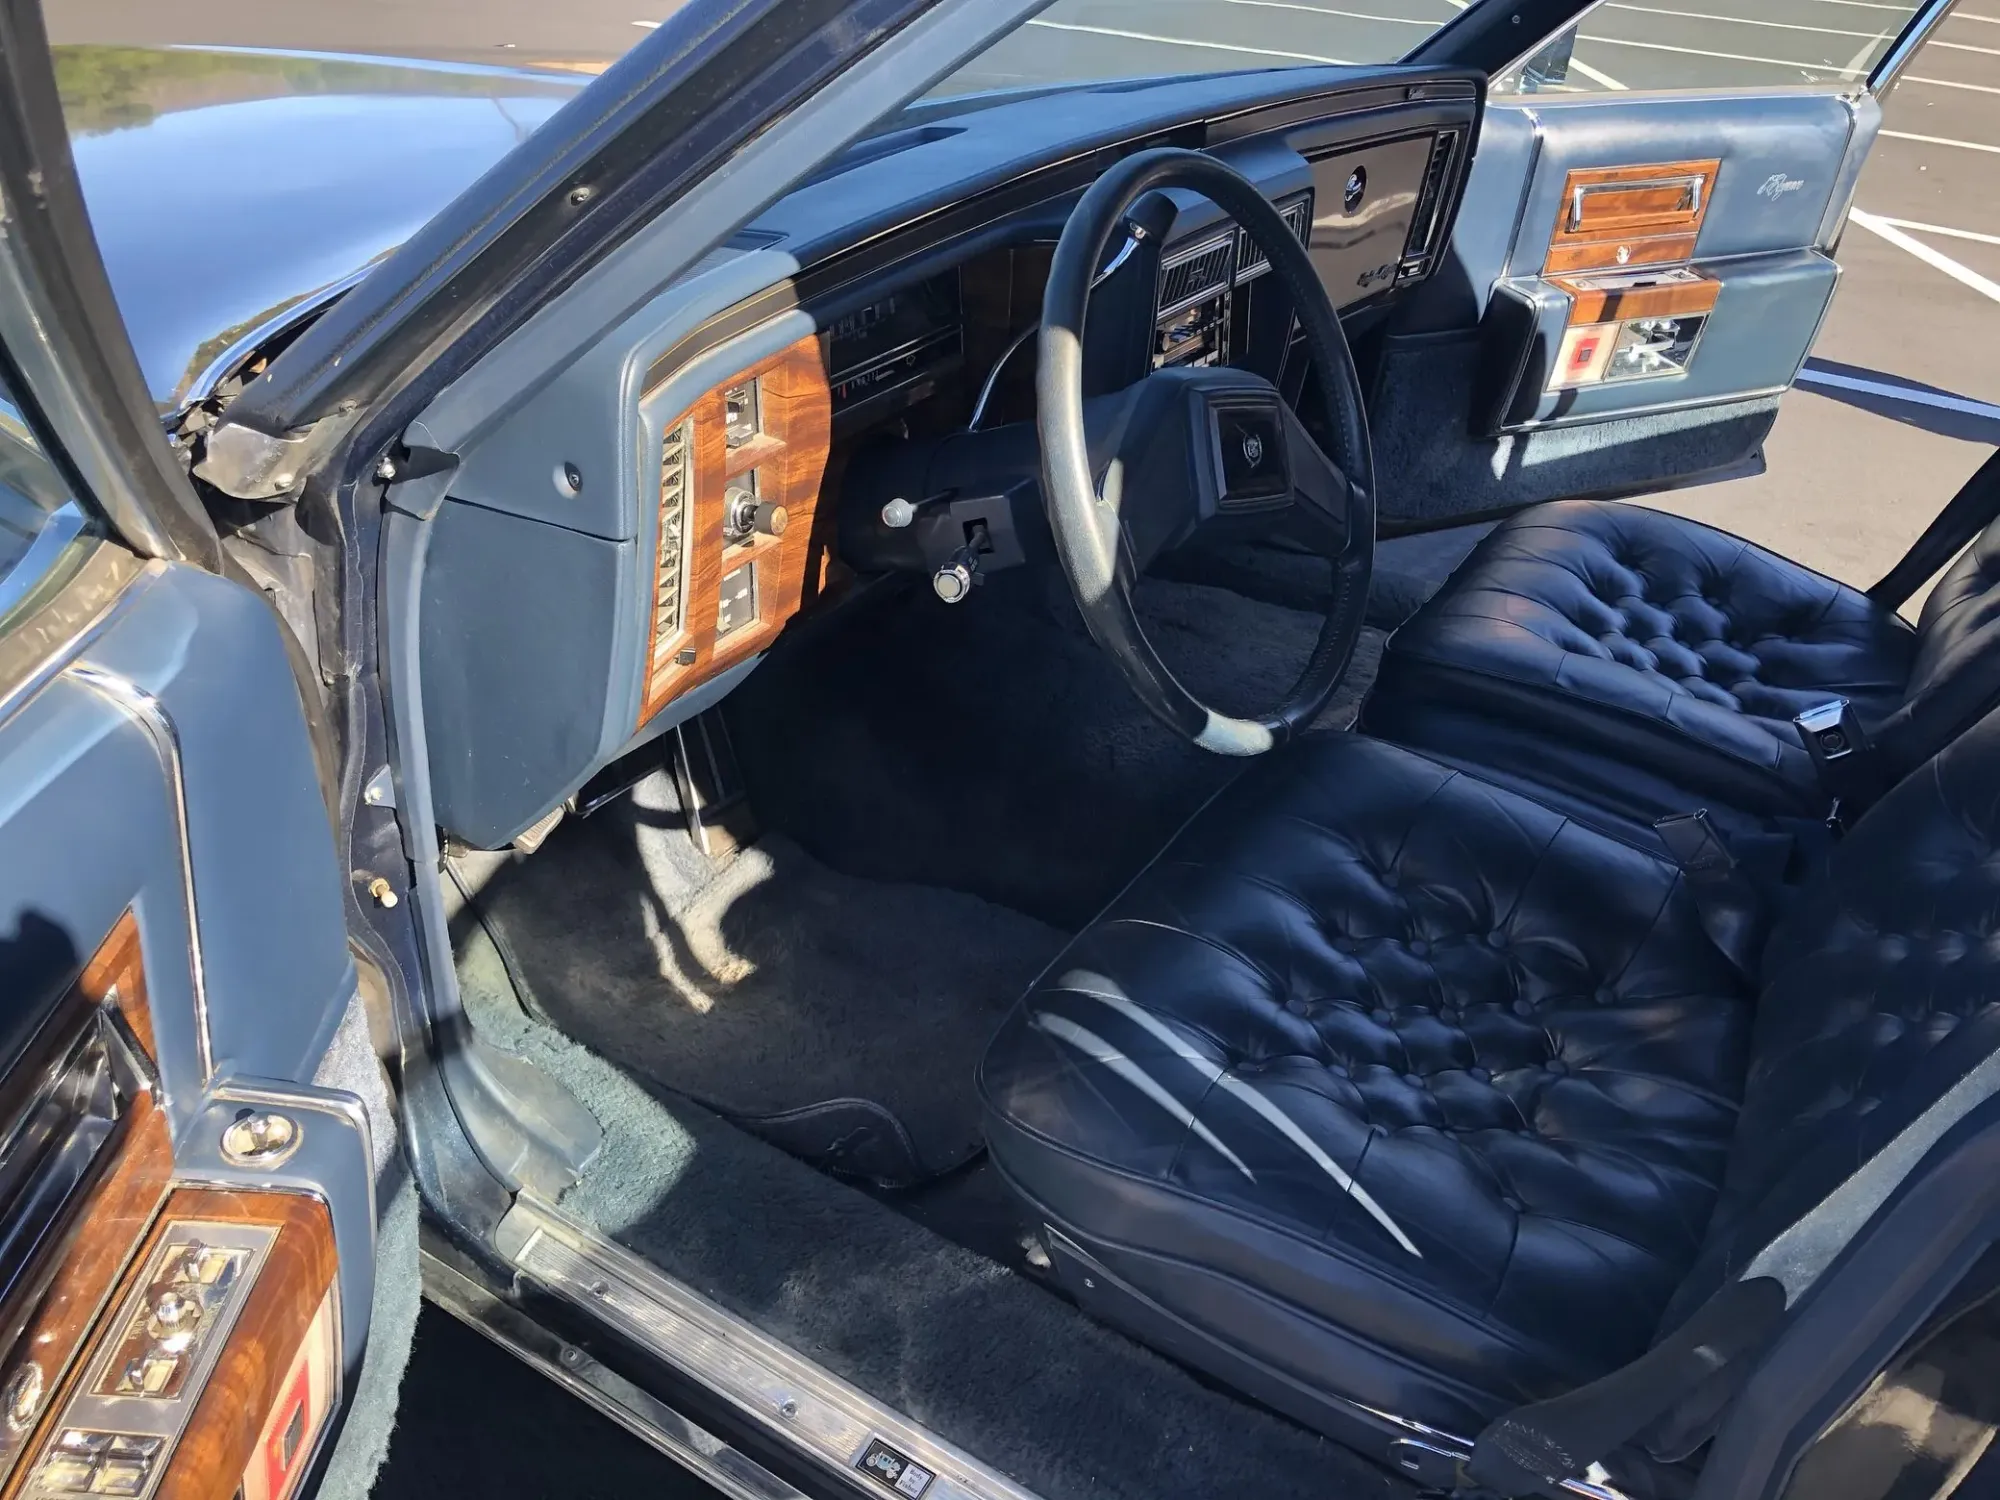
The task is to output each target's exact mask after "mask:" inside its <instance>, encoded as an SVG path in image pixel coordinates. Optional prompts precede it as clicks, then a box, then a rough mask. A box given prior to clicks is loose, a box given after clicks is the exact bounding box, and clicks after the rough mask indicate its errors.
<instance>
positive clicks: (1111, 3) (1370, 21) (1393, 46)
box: [930, 0, 1466, 99]
mask: <svg viewBox="0 0 2000 1500" xmlns="http://www.w3.org/2000/svg"><path fill="white" fill-rule="evenodd" d="M1465 9H1466V5H1465V4H1464V3H1463V0H1348V3H1347V4H1345V5H1344V6H1343V5H1336V4H1334V3H1333V0H1056V3H1055V4H1053V5H1051V6H1050V7H1049V8H1048V9H1047V10H1045V11H1043V12H1042V13H1041V14H1040V15H1038V16H1036V17H1035V18H1034V19H1033V20H1030V21H1027V22H1025V23H1023V24H1022V25H1020V26H1018V27H1016V28H1015V29H1014V30H1013V31H1010V32H1009V33H1007V35H1005V36H1003V37H1001V38H1000V40H999V41H997V42H995V43H994V44H993V45H992V46H991V47H988V48H987V49H986V50H985V51H984V52H982V53H980V54H979V55H978V56H977V57H974V58H973V59H972V60H971V61H970V62H967V63H966V64H965V65H964V66H962V67H961V68H959V69H958V71H957V72H955V73H953V74H951V75H950V76H949V77H947V78H946V79H945V80H944V81H943V82H942V83H940V84H939V85H938V86H937V87H936V88H935V89H933V90H932V91H931V94H930V97H931V98H934V99H935V98H947V97H950V96H953V95H957V94H972V93H983V92H986V91H988V90H994V89H1017V88H1025V87H1034V86H1037V85H1047V84H1059V83H1103V82H1109V81H1112V80H1116V79H1125V78H1157V77H1163V76H1174V75H1180V74H1189V73H1231V72H1249V71H1252V70H1255V69H1260V68H1298V67H1307V66H1311V65H1314V64H1326V63H1336V64H1339V63H1386V62H1395V61H1396V60H1397V59H1399V58H1401V57H1403V56H1404V55H1405V54H1407V53H1408V52H1409V51H1410V50H1411V49H1412V48H1414V47H1416V46H1417V45H1418V44H1419V43H1420V42H1422V41H1423V40H1424V38H1426V37H1428V36H1429V35H1430V34H1431V33H1432V32H1434V31H1436V30H1437V29H1438V28H1439V27H1441V26H1443V25H1444V24H1445V23H1446V22H1447V21H1449V20H1451V19H1452V18H1453V17H1454V16H1456V15H1458V13H1459V12H1460V11H1463V10H1465Z"/></svg>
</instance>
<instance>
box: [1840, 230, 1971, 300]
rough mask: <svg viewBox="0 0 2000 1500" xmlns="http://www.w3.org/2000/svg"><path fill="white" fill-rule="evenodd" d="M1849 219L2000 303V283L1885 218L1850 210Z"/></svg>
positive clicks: (1954, 279)
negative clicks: (1908, 233)
mask: <svg viewBox="0 0 2000 1500" xmlns="http://www.w3.org/2000/svg"><path fill="white" fill-rule="evenodd" d="M1847 217H1848V218H1849V219H1850V220H1851V221H1852V222H1854V223H1856V224H1859V225H1860V226H1861V227H1862V228H1863V229H1865V230H1867V231H1868V232H1869V233H1870V234H1872V235H1875V236H1877V237H1878V238H1881V239H1885V240H1887V241H1888V242H1889V243H1890V244H1892V245H1894V246H1895V247H1896V248H1897V249H1898V250H1907V251H1908V252H1909V253H1910V254H1912V255H1914V256H1915V257H1916V258H1917V259H1918V260H1920V261H1922V262H1923V263H1924V264H1925V265H1927V266H1930V267H1932V268H1934V269H1936V270H1939V271H1942V272H1944V274H1945V275H1947V276H1949V277H1950V278H1951V279H1952V280H1953V281H1956V282H1958V283H1960V284H1961V285H1963V286H1968V287H1971V288H1972V290H1973V291H1975V292H1977V293H1979V295H1980V296H1982V297H1990V298H1992V299H1993V300H1994V301H1995V302H2000V282H1993V281H1988V280H1987V279H1986V278H1985V277H1984V276H1981V275H1980V274H1979V273H1978V272H1977V271H1975V270H1973V269H1972V268H1971V267H1970V266H1962V265H1960V264H1959V263H1958V262H1957V261H1955V260H1953V259H1952V258H1951V257H1950V256H1949V255H1946V254H1945V253H1944V252H1943V251H1942V250H1938V249H1935V248H1933V247H1932V246H1930V245H1926V244H1925V243H1924V242H1923V241H1922V240H1920V239H1915V238H1913V237H1912V236H1910V235H1907V234H1905V233H1903V231H1902V230H1900V229H1898V228H1897V227H1896V226H1895V225H1894V224H1891V223H1890V222H1889V221H1888V220H1886V219H1878V218H1876V217H1875V215H1873V214H1871V213H1867V212H1865V211H1864V210H1862V209H1858V208H1857V209H1852V210H1850V211H1849V213H1848V215H1847Z"/></svg>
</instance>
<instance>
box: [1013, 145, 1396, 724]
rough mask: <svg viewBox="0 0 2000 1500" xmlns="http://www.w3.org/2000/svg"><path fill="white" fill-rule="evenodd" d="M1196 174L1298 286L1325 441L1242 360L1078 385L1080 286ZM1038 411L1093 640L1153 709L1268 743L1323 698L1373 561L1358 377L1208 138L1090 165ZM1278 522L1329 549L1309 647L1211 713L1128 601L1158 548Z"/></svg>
mask: <svg viewBox="0 0 2000 1500" xmlns="http://www.w3.org/2000/svg"><path fill="white" fill-rule="evenodd" d="M1167 187H1181V188H1191V189H1193V190H1194V191H1196V192H1198V193H1201V194H1202V195H1203V196H1205V197H1207V198H1208V199H1210V200H1211V201H1212V202H1214V203H1215V204H1216V205H1217V206H1218V207H1220V208H1221V209H1222V210H1223V211H1224V212H1226V213H1228V214H1230V215H1231V216H1232V217H1234V218H1235V220H1236V222H1237V223H1238V224H1239V225H1241V226H1242V228H1243V229H1244V230H1245V231H1246V232H1247V233H1248V234H1249V237H1250V239H1251V241H1252V242H1253V243H1255V245H1256V246H1257V248H1258V249H1259V250H1260V251H1262V252H1263V254H1264V256H1265V258H1266V259H1267V260H1268V261H1269V262H1270V264H1271V272H1272V274H1273V275H1274V276H1276V277H1277V279H1278V280H1279V281H1280V282H1281V283H1282V284H1283V285H1284V288H1285V290H1286V291H1287V292H1288V293H1290V295H1291V300H1292V306H1293V308H1294V310H1295V311H1296V313H1297V315H1298V320H1299V323H1300V326H1301V327H1302V328H1303V329H1304V332H1305V338H1306V346H1307V348H1308V349H1309V350H1310V351H1311V353H1312V359H1313V364H1314V366H1315V367H1316V368H1317V369H1318V371H1319V376H1320V378H1319V389H1320V393H1321V397H1322V399H1323V400H1324V402H1325V410H1326V419H1327V420H1326V430H1327V431H1328V432H1329V433H1331V434H1332V435H1333V439H1334V446H1335V447H1336V448H1337V449H1338V450H1339V451H1338V452H1337V453H1335V454H1334V455H1332V456H1331V457H1329V456H1328V455H1327V454H1325V453H1323V452H1322V451H1321V450H1320V447H1319V445H1318V444H1317V443H1315V442H1314V441H1313V439H1312V438H1311V436H1310V435H1309V434H1308V433H1307V432H1306V430H1305V428H1304V427H1303V426H1302V425H1301V424H1300V423H1299V420H1298V418H1297V416H1296V415H1294V414H1293V412H1292V410H1291V408H1290V407H1289V406H1287V405H1286V404H1285V401H1284V399H1283V398H1282V397H1281V396H1280V395H1279V394H1278V391H1277V388H1276V387H1275V386H1273V385H1272V384H1271V383H1270V382H1269V381H1268V380H1264V379H1262V378H1260V377H1258V376H1256V375H1253V374H1250V373H1249V372H1248V371H1244V370H1236V369H1230V368H1228V367H1219V368H1209V369H1185V368H1176V367H1174V366H1168V367H1166V368H1164V369H1161V370H1157V371H1155V372H1154V373H1153V374H1151V375H1149V376H1148V377H1146V378H1145V379H1144V380H1141V381H1139V382H1138V383H1137V384H1135V385H1132V386H1129V387H1127V388H1126V389H1125V390H1123V391H1120V392H1118V393H1117V394H1116V395H1111V396H1102V397H1097V398H1095V399H1093V400H1090V401H1086V400H1085V399H1084V395H1083V324H1084V314H1085V311H1086V310H1087V307H1088V304H1089V300H1090V286H1091V281H1092V278H1093V276H1094V275H1095V274H1096V272H1097V268H1098V266H1099V265H1100V264H1102V262H1103V259H1104V252H1105V249H1106V247H1107V246H1108V245H1109V243H1110V240H1111V236H1112V234H1113V233H1114V232H1115V231H1116V230H1117V229H1118V228H1119V227H1120V226H1121V225H1122V224H1123V223H1124V220H1125V215H1126V213H1127V212H1128V211H1129V210H1130V208H1131V207H1132V205H1133V203H1134V202H1135V201H1136V200H1137V199H1139V198H1140V197H1141V196H1143V195H1144V194H1146V193H1149V192H1152V191H1154V190H1155V189H1159V188H1167ZM1035 396H1036V408H1037V409H1036V416H1035V424H1036V429H1037V432H1038V434H1039V436H1040V439H1041V457H1042V496H1043V502H1044V504H1045V505H1046V507H1047V510H1048V517H1049V524H1050V526H1051V528H1052V529H1053V531H1054V533H1055V545H1056V552H1057V555H1058V556H1059V557H1060V559H1061V561H1062V567H1063V572H1064V574H1065V575H1066V576H1067V577H1068V579H1069V585H1070V589H1071V591H1072V592H1073V593H1074V594H1075V595H1076V602H1077V606H1078V608H1079V609H1081V610H1082V612H1083V618H1084V623H1085V625H1086V626H1087V627H1088V629H1089V631H1090V635H1091V638H1092V639H1093V640H1095V641H1096V642H1097V644H1098V645H1099V646H1100V647H1102V648H1103V649H1104V650H1105V651H1107V652H1109V653H1110V655H1111V659H1112V660H1113V661H1115V662H1116V663H1117V664H1118V667H1119V670H1120V671H1122V672H1123V673H1124V674H1125V678H1126V681H1127V682H1129V683H1130V684H1131V687H1132V691H1133V692H1135V693H1136V694H1138V696H1139V701H1140V702H1142V703H1144V704H1145V705H1146V707H1147V708H1148V709H1150V710H1151V711H1152V712H1153V714H1154V715H1155V716H1156V717H1157V718H1159V719H1160V720H1161V721H1162V722H1164V723H1165V724H1166V725H1168V727H1170V728H1172V729H1173V730H1175V731H1177V732H1178V733H1180V734H1182V735H1184V736H1186V737H1187V738H1188V739H1190V740H1192V741H1193V742H1194V743H1195V744H1197V745H1199V746H1201V748H1202V749H1204V750H1210V751H1213V752H1215V753H1216V754H1218V755H1260V754H1262V753H1263V752H1265V751H1267V750H1270V749H1272V748H1273V747H1274V746H1277V745H1279V744H1282V743H1283V742H1285V741H1286V740H1288V739H1290V738H1291V737H1292V736H1293V735H1294V734H1295V733H1297V732H1298V731H1300V730H1301V729H1303V728H1304V727H1305V726H1306V725H1308V724H1310V723H1311V722H1312V720H1313V719H1314V718H1315V717H1316V716H1317V715H1318V714H1319V712H1320V710H1322V709H1323V708H1325V707H1326V703H1327V700H1328V699H1329V698H1330V697H1331V696H1332V695H1333V690H1334V689H1335V688H1336V687H1337V686H1339V684H1340V679H1341V678H1342V677H1343V676H1344V675H1345V674H1346V672H1347V667H1348V663H1349V661H1350V660H1351V659H1352V658H1353V655H1354V643H1355V640H1356V638H1357V637H1358V636H1359V635H1360V632H1361V621H1362V615H1363V612H1364V611H1365V609H1366V608H1367V603H1368V577H1369V573H1370V572H1371V570H1372V569H1373V566H1374V559H1375V498H1374V496H1375V471H1374V460H1373V458H1372V457H1371V455H1370V453H1369V447H1368V419H1367V415H1366V413H1365V411H1364V410H1363V407H1362V401H1361V382H1360V378H1359V376H1357V375H1356V374H1355V371H1354V359H1353V356H1352V355H1351V353H1350V352H1349V350H1348V347H1347V336H1346V334H1345V333H1343V332H1342V330H1341V326H1340V318H1339V316H1338V315H1337V314H1336V313H1335V312H1334V310H1333V303H1332V302H1331V301H1329V300H1328V298H1327V294H1326V289H1325V288H1324V287H1323V286H1322V285H1321V284H1320V280H1319V277H1318V276H1317V275H1315V274H1314V272H1313V268H1312V264H1311V262H1310V261H1308V260H1307V258H1306V252H1305V247H1304V246H1303V245H1301V244H1300V243H1299V241H1298V237H1297V236H1296V235H1295V234H1294V233H1293V232H1292V231H1291V230H1290V229H1289V228H1287V227H1286V225H1285V222H1284V220H1283V219H1281V218H1279V217H1278V210H1277V209H1276V208H1275V207H1274V206H1273V205H1272V204H1271V201H1270V200H1269V199H1268V198H1266V197H1265V196H1264V195H1263V193H1262V192H1260V191H1259V190H1258V189H1257V188H1256V186H1255V185H1254V184H1252V183H1251V182H1250V180H1249V179H1248V178H1246V177H1244V176H1243V175H1242V174H1241V173H1240V172H1238V171H1236V170H1235V169H1234V168H1233V167H1230V166H1228V165H1227V164H1225V163H1223V162H1221V161H1218V160H1217V159H1216V158H1215V157H1213V156H1209V155H1207V154H1206V153H1203V152H1200V151H1185V150H1180V149H1178V148H1174V147H1162V148H1160V149H1157V150H1151V151H1141V152H1139V153H1137V154H1136V155H1133V156H1129V157H1127V158H1125V160H1123V161H1121V162H1119V163H1118V164H1117V165H1116V166H1114V167H1112V168H1111V169H1110V170H1109V171H1107V172H1105V173H1104V175H1103V176H1101V177H1099V178H1098V179H1097V181H1096V183H1094V184H1093V185H1092V186H1091V188H1090V190H1089V191H1088V192H1086V193H1085V194H1084V195H1083V198H1082V199H1081V201H1079V202H1078V204H1077V206H1076V209H1075V211H1074V212H1072V213H1071V214H1070V217H1069V222H1068V223H1067V224H1066V225H1065V226H1064V227H1063V232H1062V239H1061V240H1060V241H1059V242H1058V243H1057V245H1056V252H1055V259H1054V262H1053V264H1052V265H1051V267H1050V270H1049V280H1048V288H1047V290H1046V292H1045V293H1044V294H1043V297H1042V326H1041V334H1040V363H1039V368H1038V369H1037V372H1036V376H1035ZM1257 531H1278V532H1283V533H1285V534H1288V535H1291V536H1293V537H1295V538H1297V539H1298V540H1301V541H1303V542H1304V543H1305V544H1306V545H1308V546H1310V547H1311V548H1312V549H1313V550H1314V551H1316V552H1318V553H1320V554H1321V555H1322V556H1324V557H1326V558H1327V559H1328V560H1329V561H1330V562H1331V563H1332V564H1333V584H1332V592H1331V594H1330V596H1329V598H1328V600H1327V603H1326V608H1325V619H1324V623H1323V624H1322V625H1321V627H1320V633H1319V640H1318V642H1317V644H1315V646H1314V647H1313V653H1312V658H1311V660H1310V661H1308V662H1307V664H1306V668H1305V671H1304V672H1303V673H1302V674H1301V675H1300V677H1299V680H1298V681H1297V682H1296V683H1295V684H1293V686H1292V690H1291V692H1290V693H1289V694H1288V695H1287V696H1286V698H1285V700H1284V701H1283V702H1282V703H1279V704H1278V705H1276V706H1275V707H1273V708H1272V709H1271V710H1270V711H1269V712H1267V713H1263V714H1260V715H1258V716H1256V717H1254V718H1235V717H1232V716H1230V715H1227V714H1223V713H1220V712H1218V711H1217V710H1216V709H1214V708H1212V707H1210V706H1209V705H1208V704H1206V703H1203V702H1202V701H1201V700H1200V699H1198V698H1196V697H1195V696H1194V694H1192V693H1190V692H1189V691H1188V690H1187V688H1185V687H1184V686H1182V684H1181V683H1180V682H1179V681H1178V680H1177V679H1176V678H1175V677H1174V675H1173V673H1172V672H1170V671H1168V670H1167V667H1166V665H1165V664H1164V663H1163V662H1162V661H1161V660H1160V657H1159V654H1158V653H1157V652H1156V651H1155V650H1154V649H1153V645H1152V643H1151V642H1150V641H1149V640H1148V639H1147V638H1146V632H1145V628H1144V626H1143V625H1142V624H1141V623H1140V620H1139V616H1138V613H1137V612H1136V611H1135V610H1134V608H1133V605H1132V586H1133V584H1134V583H1135V582H1136V581H1137V579H1138V578H1139V577H1140V575H1142V574H1143V573H1144V572H1145V570H1146V568H1147V566H1148V565H1149V564H1150V563H1151V562H1152V561H1153V560H1154V559H1155V558H1156V557H1158V556H1159V555H1160V554H1161V553H1162V552H1165V551H1167V550H1168V549H1170V548H1173V547H1178V546H1180V545H1182V544H1183V543H1185V542H1187V541H1188V540H1189V539H1190V538H1192V537H1193V536H1195V534H1196V533H1198V532H1210V533H1219V534H1224V535H1236V536H1242V535H1245V534H1246V532H1257Z"/></svg>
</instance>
